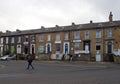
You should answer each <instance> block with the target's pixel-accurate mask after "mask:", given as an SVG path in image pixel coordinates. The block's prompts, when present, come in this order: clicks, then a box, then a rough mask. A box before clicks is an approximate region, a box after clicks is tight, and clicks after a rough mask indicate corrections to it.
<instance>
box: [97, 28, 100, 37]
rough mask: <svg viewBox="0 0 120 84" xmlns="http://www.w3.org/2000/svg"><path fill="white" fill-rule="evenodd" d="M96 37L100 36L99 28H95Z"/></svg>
mask: <svg viewBox="0 0 120 84" xmlns="http://www.w3.org/2000/svg"><path fill="white" fill-rule="evenodd" d="M96 38H101V30H100V29H97V30H96Z"/></svg>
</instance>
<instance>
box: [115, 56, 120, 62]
mask: <svg viewBox="0 0 120 84" xmlns="http://www.w3.org/2000/svg"><path fill="white" fill-rule="evenodd" d="M114 62H115V63H117V64H119V63H120V56H114Z"/></svg>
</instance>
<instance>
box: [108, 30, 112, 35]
mask: <svg viewBox="0 0 120 84" xmlns="http://www.w3.org/2000/svg"><path fill="white" fill-rule="evenodd" d="M107 37H112V29H108V30H107Z"/></svg>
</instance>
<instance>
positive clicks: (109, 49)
mask: <svg viewBox="0 0 120 84" xmlns="http://www.w3.org/2000/svg"><path fill="white" fill-rule="evenodd" d="M107 53H108V54H112V42H108V43H107Z"/></svg>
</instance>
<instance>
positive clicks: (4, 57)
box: [0, 55, 16, 61]
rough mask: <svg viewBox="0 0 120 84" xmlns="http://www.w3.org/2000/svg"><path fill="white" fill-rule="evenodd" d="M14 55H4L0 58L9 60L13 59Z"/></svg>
mask: <svg viewBox="0 0 120 84" xmlns="http://www.w3.org/2000/svg"><path fill="white" fill-rule="evenodd" d="M15 57H16V55H13V56H9V55H5V56H1V57H0V60H3V61H5V60H11V59H14V58H15Z"/></svg>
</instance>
